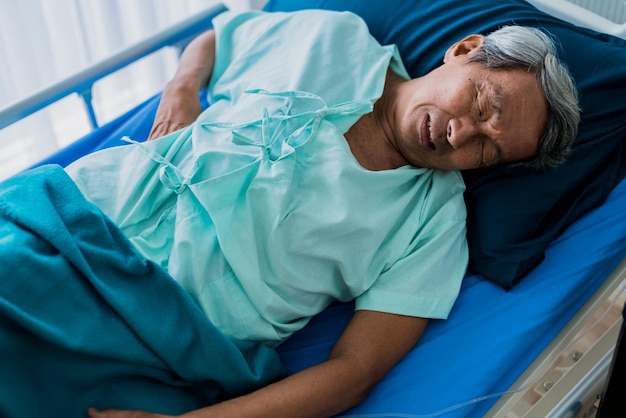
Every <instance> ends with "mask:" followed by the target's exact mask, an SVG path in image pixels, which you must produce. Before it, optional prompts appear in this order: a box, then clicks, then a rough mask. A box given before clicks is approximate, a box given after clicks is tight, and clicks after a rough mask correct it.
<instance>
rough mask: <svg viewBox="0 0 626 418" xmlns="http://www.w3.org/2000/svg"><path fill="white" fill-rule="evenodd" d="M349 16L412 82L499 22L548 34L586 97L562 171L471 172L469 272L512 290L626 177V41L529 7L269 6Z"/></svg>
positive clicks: (325, 0)
mask: <svg viewBox="0 0 626 418" xmlns="http://www.w3.org/2000/svg"><path fill="white" fill-rule="evenodd" d="M307 8H322V9H330V10H349V11H352V12H354V13H356V14H358V15H360V16H361V17H362V18H363V19H364V20H365V21H366V22H367V24H368V26H369V28H370V31H371V33H372V35H373V36H374V37H376V38H377V39H378V41H379V42H380V43H382V44H396V45H398V48H399V49H400V53H401V56H402V57H403V60H404V63H405V65H406V67H407V69H408V71H409V73H410V74H411V75H412V76H419V75H421V74H424V73H426V72H428V71H430V70H431V69H433V68H435V67H436V66H438V65H439V64H440V63H441V61H442V58H443V55H444V52H445V50H446V49H447V48H448V46H450V45H452V44H453V43H454V42H456V41H458V40H460V39H462V38H463V37H465V36H467V35H469V34H471V33H488V32H491V31H493V30H495V29H497V28H499V27H500V26H502V25H506V24H512V23H515V24H519V25H526V26H534V27H539V28H543V29H545V30H546V31H548V32H550V33H552V34H553V35H555V37H556V39H557V43H558V44H559V50H560V55H561V58H562V59H563V60H564V61H565V62H566V63H567V65H568V67H569V69H570V71H571V72H572V74H573V76H574V78H575V79H576V82H577V85H578V88H579V90H580V92H581V107H582V109H583V114H582V120H581V124H580V130H579V136H578V138H577V140H576V144H575V147H574V152H573V155H572V156H571V158H570V159H569V161H568V162H567V163H565V164H564V165H562V166H560V167H559V168H557V169H555V170H552V171H547V172H542V173H536V172H532V171H530V170H527V169H522V168H515V169H512V168H506V167H496V168H490V169H481V170H474V171H468V172H465V173H464V178H465V181H466V183H467V192H466V201H467V204H468V238H469V244H470V269H471V270H472V271H474V272H476V273H480V274H482V275H484V276H485V277H486V278H487V279H489V280H491V281H493V282H495V283H498V284H500V285H502V286H504V287H511V286H513V284H515V283H516V282H517V281H519V280H520V279H521V278H523V277H524V276H525V275H526V274H527V273H528V272H529V271H530V270H531V269H532V268H533V267H534V266H535V265H537V264H538V263H539V262H541V261H542V259H543V256H544V251H545V250H546V248H547V246H548V245H549V244H550V242H551V241H552V240H554V239H555V238H556V237H557V236H558V235H559V234H560V233H561V232H562V231H563V230H564V229H565V228H566V227H567V226H568V225H569V224H571V223H572V222H573V221H574V220H576V219H577V218H579V217H580V216H582V215H583V214H584V213H586V212H587V211H589V210H590V209H592V208H593V207H595V206H597V205H600V204H601V203H602V202H603V201H604V200H605V198H606V197H607V195H608V193H609V191H610V190H611V189H612V188H613V187H614V186H615V184H616V183H617V182H618V181H619V180H620V179H621V178H622V177H623V173H624V149H623V148H624V141H625V139H626V100H625V99H624V98H625V97H626V42H625V41H624V40H621V39H617V38H614V37H611V36H606V35H602V34H598V33H595V32H593V31H590V30H586V29H582V28H578V27H575V26H573V25H570V24H568V23H566V22H563V21H561V20H559V19H556V18H553V17H551V16H549V15H547V14H545V13H543V12H540V11H538V10H537V9H536V8H535V7H533V6H532V5H530V4H529V3H526V2H524V1H522V0H473V1H468V2H461V1H458V0H436V1H433V0H428V1H423V0H416V1H406V0H368V1H362V0H269V2H268V3H267V5H266V7H265V9H266V10H269V11H290V10H299V9H307Z"/></svg>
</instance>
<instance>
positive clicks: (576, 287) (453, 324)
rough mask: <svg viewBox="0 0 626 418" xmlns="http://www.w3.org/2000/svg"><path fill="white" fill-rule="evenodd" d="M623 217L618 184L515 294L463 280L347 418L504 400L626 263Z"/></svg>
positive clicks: (296, 346) (483, 407)
mask: <svg viewBox="0 0 626 418" xmlns="http://www.w3.org/2000/svg"><path fill="white" fill-rule="evenodd" d="M157 103H158V97H155V98H153V99H151V100H149V101H147V102H146V103H144V104H142V105H141V106H139V107H138V109H137V110H136V111H133V112H130V113H128V114H126V115H124V116H123V117H122V118H120V119H119V120H116V121H114V122H111V123H110V124H108V125H106V126H104V127H103V128H101V129H100V130H98V131H96V132H94V133H92V134H90V135H88V136H87V137H86V138H85V139H83V141H81V142H82V143H83V145H85V144H86V145H85V146H84V147H83V146H82V145H76V146H74V147H73V148H70V149H66V150H63V151H61V152H60V153H59V154H57V155H55V156H53V157H51V158H50V159H48V160H46V161H45V162H58V163H61V164H63V163H66V162H69V161H71V160H73V159H75V158H77V157H78V156H80V155H82V154H84V153H87V152H90V151H91V150H92V149H99V148H104V147H108V146H114V145H119V144H122V142H121V140H120V138H121V137H122V136H124V135H128V136H130V137H131V138H134V139H137V140H141V139H145V137H146V136H147V134H148V132H149V129H150V125H151V120H152V117H151V115H153V114H154V113H153V112H154V111H155V109H156V106H157ZM624 207H626V182H625V181H622V182H621V183H620V184H619V185H618V186H617V187H616V188H615V189H614V190H613V192H612V193H611V195H610V196H609V199H608V201H607V202H606V203H605V204H604V205H602V206H601V207H599V208H597V209H595V210H594V211H592V212H590V213H589V214H587V215H586V216H584V217H583V218H581V219H580V220H578V221H577V222H575V223H574V224H573V225H571V226H570V227H569V228H568V229H567V230H566V232H565V233H564V234H562V235H561V236H560V237H559V238H558V239H556V240H555V241H554V242H553V243H552V244H551V245H550V247H549V248H548V251H547V253H546V258H545V260H544V261H543V262H542V263H541V264H540V265H539V266H537V267H536V268H535V269H534V270H533V271H532V272H531V273H530V274H529V275H528V277H527V278H525V279H524V281H522V282H521V283H519V284H518V285H516V286H515V287H514V288H513V289H511V290H509V291H506V290H504V289H503V288H502V287H500V286H498V285H495V284H493V283H492V282H489V281H487V280H485V279H484V278H483V277H482V276H480V275H469V276H467V277H466V279H465V281H464V284H463V288H462V292H461V295H460V297H459V300H458V302H457V304H456V305H455V307H454V309H453V311H452V313H451V315H450V317H449V319H448V320H446V321H433V322H432V323H431V325H430V326H429V328H428V329H427V331H426V333H425V335H424V336H423V338H422V340H421V341H420V343H419V344H418V346H417V347H416V348H415V349H414V350H413V351H412V352H411V353H410V354H409V355H408V356H407V357H406V358H405V359H404V360H403V361H402V362H401V363H400V364H399V365H398V366H397V367H396V368H394V369H393V370H392V371H391V372H390V373H389V374H388V376H387V377H386V378H385V379H384V380H383V381H382V382H381V383H380V384H379V385H378V386H377V387H376V388H375V389H374V390H373V392H372V393H371V394H370V396H369V397H368V398H367V399H366V400H365V402H363V403H362V404H361V405H360V406H358V407H356V408H354V409H353V410H351V411H348V412H347V413H345V414H343V416H355V417H356V416H362V417H364V416H368V417H373V416H382V417H392V416H402V417H413V416H414V417H420V416H445V417H468V416H469V417H482V416H483V415H484V413H485V412H486V411H487V410H488V409H489V408H490V407H491V406H492V405H493V404H494V403H495V402H496V401H497V396H493V397H488V398H487V399H485V400H482V401H480V402H476V403H472V402H470V403H469V404H468V405H465V406H462V407H456V406H459V405H461V404H463V403H465V402H467V401H469V400H472V399H475V398H478V397H483V396H485V395H490V394H495V393H498V392H502V391H505V390H507V388H509V386H510V385H511V384H512V383H513V382H514V381H515V380H516V379H517V378H518V377H519V376H520V375H521V373H522V372H523V371H524V370H525V369H526V367H527V366H528V365H529V364H530V363H531V362H532V361H533V359H534V358H535V357H536V356H537V355H538V354H539V353H540V352H541V350H543V349H544V348H545V346H547V345H548V343H549V342H550V341H551V340H552V339H553V338H554V336H555V335H556V334H557V333H558V332H559V331H560V330H561V329H562V327H563V326H564V325H565V324H566V323H567V322H568V321H569V320H570V319H571V318H572V316H573V315H574V314H575V313H576V312H577V311H578V310H579V308H580V307H581V306H582V305H583V304H584V302H585V301H586V300H587V299H588V298H589V296H590V295H591V294H592V293H593V292H594V291H595V290H596V289H597V288H598V287H599V286H600V284H601V283H602V282H603V281H604V279H605V278H606V277H607V276H608V275H609V274H610V272H611V271H612V270H613V269H614V268H615V267H616V266H617V265H618V264H619V262H620V261H621V260H622V258H623V257H624V256H625V255H626V211H624V210H623V208H624ZM352 311H353V305H352V304H335V305H333V306H331V307H330V308H328V309H327V310H326V311H325V312H323V313H322V314H320V315H319V316H318V317H316V318H314V320H313V321H312V322H311V323H310V324H309V325H308V326H307V327H306V328H305V329H303V330H302V331H300V332H299V333H297V334H296V335H295V336H294V337H292V338H291V339H290V340H289V341H287V342H286V343H284V344H283V345H282V346H281V347H279V349H278V352H279V355H280V357H281V359H282V360H283V362H284V364H285V365H286V366H287V367H288V368H289V369H290V370H292V371H297V370H300V369H303V368H305V367H307V366H310V365H313V364H315V363H318V362H320V361H323V360H324V358H325V357H326V355H327V354H328V352H329V351H330V349H331V347H332V345H333V343H334V341H336V339H337V337H338V336H339V334H340V333H341V331H342V329H343V327H344V325H345V324H346V323H347V321H348V320H349V318H350V316H351V314H352ZM444 412H445V413H444ZM371 414H382V415H371Z"/></svg>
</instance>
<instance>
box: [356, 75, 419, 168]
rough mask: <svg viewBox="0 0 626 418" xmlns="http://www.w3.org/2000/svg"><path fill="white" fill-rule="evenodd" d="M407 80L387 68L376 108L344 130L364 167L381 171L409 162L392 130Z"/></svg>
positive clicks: (357, 158)
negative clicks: (399, 90)
mask: <svg viewBox="0 0 626 418" xmlns="http://www.w3.org/2000/svg"><path fill="white" fill-rule="evenodd" d="M404 81H406V80H404V79H403V78H401V77H400V76H398V75H397V74H395V73H394V72H393V71H391V70H388V71H387V78H386V80H385V87H384V90H383V94H382V96H381V97H380V98H379V99H378V100H377V101H376V103H375V105H374V110H373V111H372V112H371V113H368V114H366V115H364V116H363V117H361V119H359V120H358V121H357V122H356V123H355V124H354V125H353V126H352V127H351V128H350V129H349V130H348V132H346V133H345V137H346V140H347V141H348V144H349V145H350V150H351V151H352V154H353V155H354V157H355V158H356V160H357V161H358V162H359V164H361V166H363V168H365V169H368V170H372V171H380V170H390V169H394V168H398V167H401V166H404V165H407V161H406V160H405V159H404V158H403V157H402V155H401V154H400V153H399V152H398V151H397V149H396V147H395V139H394V134H393V116H394V113H395V112H394V107H395V106H396V97H397V88H398V86H399V85H400V83H402V82H404Z"/></svg>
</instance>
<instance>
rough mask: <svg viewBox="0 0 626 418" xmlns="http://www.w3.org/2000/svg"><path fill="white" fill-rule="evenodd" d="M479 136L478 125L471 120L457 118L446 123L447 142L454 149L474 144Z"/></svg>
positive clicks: (468, 118)
mask: <svg viewBox="0 0 626 418" xmlns="http://www.w3.org/2000/svg"><path fill="white" fill-rule="evenodd" d="M480 135H481V128H480V124H479V123H477V122H476V120H475V119H473V118H470V117H459V118H452V119H450V120H449V121H448V130H447V140H448V143H449V144H450V146H451V147H452V148H454V149H459V148H462V147H464V146H466V145H468V144H471V143H473V142H476V140H477V139H478V138H479V137H480Z"/></svg>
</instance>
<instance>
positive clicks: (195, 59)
mask: <svg viewBox="0 0 626 418" xmlns="http://www.w3.org/2000/svg"><path fill="white" fill-rule="evenodd" d="M214 62H215V32H214V31H213V30H209V31H207V32H204V33H203V34H201V35H199V36H198V37H197V38H195V39H194V40H193V41H191V42H190V43H189V45H188V46H187V47H186V48H185V50H184V51H183V54H182V55H181V57H180V62H179V65H178V69H177V70H176V73H175V74H174V77H173V78H172V80H170V81H169V82H168V83H167V84H166V86H165V88H164V89H163V94H162V96H161V102H160V103H159V107H158V109H157V113H156V116H155V118H154V123H153V124H152V130H151V131H150V136H149V137H148V140H151V139H156V138H159V137H161V136H164V135H166V134H169V133H171V132H174V131H176V130H178V129H181V128H184V127H185V126H188V125H190V124H191V123H192V122H194V121H195V120H196V118H197V117H198V116H199V115H200V113H202V106H201V104H200V99H199V93H200V90H202V89H203V88H205V87H206V86H207V85H208V83H209V79H210V78H211V73H212V72H213V64H214Z"/></svg>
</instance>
